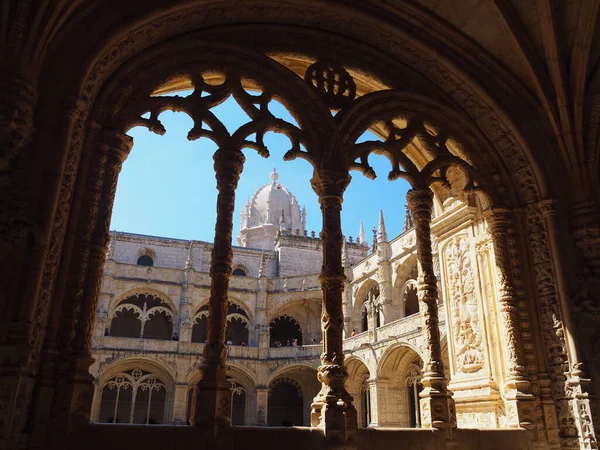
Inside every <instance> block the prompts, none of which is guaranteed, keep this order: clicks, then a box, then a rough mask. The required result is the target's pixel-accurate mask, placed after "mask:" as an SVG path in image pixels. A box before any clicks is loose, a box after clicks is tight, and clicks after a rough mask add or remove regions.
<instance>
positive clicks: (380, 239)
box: [377, 209, 388, 243]
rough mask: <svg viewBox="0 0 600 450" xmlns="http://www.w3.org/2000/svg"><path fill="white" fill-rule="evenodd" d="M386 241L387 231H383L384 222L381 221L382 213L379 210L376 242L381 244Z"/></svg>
mask: <svg viewBox="0 0 600 450" xmlns="http://www.w3.org/2000/svg"><path fill="white" fill-rule="evenodd" d="M387 241H388V235H387V231H386V230H385V221H384V220H383V211H382V210H381V209H380V210H379V229H378V230H377V242H378V243H381V242H387Z"/></svg>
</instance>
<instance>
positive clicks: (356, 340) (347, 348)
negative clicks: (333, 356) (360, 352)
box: [344, 331, 371, 352]
mask: <svg viewBox="0 0 600 450" xmlns="http://www.w3.org/2000/svg"><path fill="white" fill-rule="evenodd" d="M370 343H371V336H369V332H368V331H365V332H363V333H359V334H357V335H356V336H352V337H349V338H348V339H345V340H344V352H351V351H353V350H356V349H359V348H361V347H363V346H365V345H368V344H370Z"/></svg>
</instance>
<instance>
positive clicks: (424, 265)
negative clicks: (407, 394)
mask: <svg viewBox="0 0 600 450" xmlns="http://www.w3.org/2000/svg"><path fill="white" fill-rule="evenodd" d="M406 199H407V206H408V208H409V209H410V211H411V214H412V216H413V220H414V224H415V233H416V244H417V264H418V268H419V277H418V280H417V282H418V294H417V295H418V297H419V302H420V303H421V304H422V308H421V313H422V316H423V324H424V329H423V333H424V343H423V353H424V368H423V380H422V383H423V391H422V392H421V414H422V424H423V427H425V428H430V427H433V428H454V427H456V412H455V406H454V401H453V399H452V393H451V392H450V391H449V390H448V387H447V382H446V379H445V376H444V364H443V361H442V346H441V340H440V329H439V319H438V309H437V300H438V293H437V280H436V277H435V274H434V272H433V257H432V253H431V229H430V224H431V213H432V209H433V192H432V191H431V190H430V189H411V190H409V191H408V193H407V195H406Z"/></svg>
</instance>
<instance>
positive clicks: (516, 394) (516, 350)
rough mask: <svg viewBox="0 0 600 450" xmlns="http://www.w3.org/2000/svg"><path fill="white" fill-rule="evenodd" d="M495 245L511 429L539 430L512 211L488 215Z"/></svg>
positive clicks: (493, 212) (495, 210) (486, 216)
mask: <svg viewBox="0 0 600 450" xmlns="http://www.w3.org/2000/svg"><path fill="white" fill-rule="evenodd" d="M484 218H485V219H486V220H487V223H488V226H489V231H490V234H491V236H492V242H493V244H494V255H495V259H496V267H497V274H498V290H499V298H498V301H499V312H500V322H501V326H502V328H503V333H502V335H503V339H504V347H505V348H506V350H507V354H506V357H505V360H506V364H507V369H508V374H507V380H506V390H505V395H506V400H507V408H508V411H507V413H508V414H507V415H508V417H509V420H511V419H512V420H511V421H512V423H510V425H511V426H520V427H523V428H529V429H533V428H535V423H536V418H535V405H534V403H533V401H534V398H533V396H532V395H531V381H530V380H529V378H528V376H527V371H526V368H525V361H524V357H523V350H522V345H521V331H520V325H519V303H518V299H517V290H516V286H515V283H514V279H513V274H512V264H511V259H510V258H511V257H510V247H509V245H510V241H509V230H510V229H511V228H512V227H513V225H512V223H513V218H512V213H511V211H510V210H508V209H504V208H494V209H492V210H488V211H487V212H485V213H484Z"/></svg>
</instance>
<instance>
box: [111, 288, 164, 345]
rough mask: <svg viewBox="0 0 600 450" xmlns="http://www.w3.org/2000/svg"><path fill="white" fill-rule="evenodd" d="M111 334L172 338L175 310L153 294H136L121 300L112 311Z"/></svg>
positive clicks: (146, 337) (147, 337)
mask: <svg viewBox="0 0 600 450" xmlns="http://www.w3.org/2000/svg"><path fill="white" fill-rule="evenodd" d="M112 317H113V318H112V321H111V326H110V335H111V336H117V337H137V338H140V337H141V338H145V339H165V340H167V339H171V338H172V332H173V311H172V310H171V308H170V307H169V306H167V305H166V304H165V302H164V301H163V300H162V299H161V298H159V297H157V296H155V295H153V294H136V295H133V296H130V297H127V298H126V299H124V300H123V301H121V302H120V303H119V304H118V305H117V306H116V307H115V309H114V311H113V313H112Z"/></svg>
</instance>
